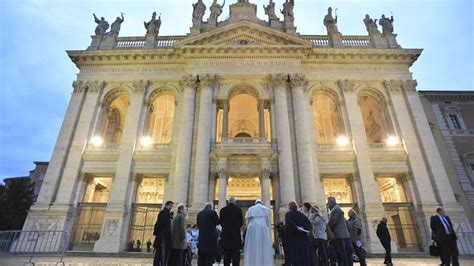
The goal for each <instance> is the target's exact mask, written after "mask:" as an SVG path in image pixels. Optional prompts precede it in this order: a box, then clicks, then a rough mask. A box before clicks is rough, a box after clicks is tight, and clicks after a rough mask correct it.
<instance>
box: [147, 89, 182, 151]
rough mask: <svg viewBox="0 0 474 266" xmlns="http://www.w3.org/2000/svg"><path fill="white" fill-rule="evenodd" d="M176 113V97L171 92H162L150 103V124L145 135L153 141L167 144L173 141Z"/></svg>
mask: <svg viewBox="0 0 474 266" xmlns="http://www.w3.org/2000/svg"><path fill="white" fill-rule="evenodd" d="M174 114H175V98H174V96H173V95H171V94H162V95H159V96H158V97H156V98H154V99H153V100H152V102H151V103H150V109H149V113H148V125H147V127H146V129H145V130H146V132H145V135H147V136H149V137H150V138H151V140H152V142H153V143H158V144H166V143H170V142H171V137H172V133H173V121H174Z"/></svg>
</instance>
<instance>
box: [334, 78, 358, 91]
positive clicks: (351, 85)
mask: <svg viewBox="0 0 474 266" xmlns="http://www.w3.org/2000/svg"><path fill="white" fill-rule="evenodd" d="M337 84H338V85H339V87H340V88H341V90H342V91H343V92H354V90H355V82H354V81H353V80H348V79H345V80H342V79H340V80H339V81H338V82H337Z"/></svg>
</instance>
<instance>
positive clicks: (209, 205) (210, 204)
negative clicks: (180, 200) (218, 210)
mask: <svg viewBox="0 0 474 266" xmlns="http://www.w3.org/2000/svg"><path fill="white" fill-rule="evenodd" d="M213 206H214V204H212V202H210V201H209V202H206V204H205V205H204V208H211V209H212V207H213Z"/></svg>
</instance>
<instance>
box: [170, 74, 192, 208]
mask: <svg viewBox="0 0 474 266" xmlns="http://www.w3.org/2000/svg"><path fill="white" fill-rule="evenodd" d="M181 86H182V87H183V90H184V95H183V98H182V104H181V105H182V109H181V119H180V121H178V123H180V125H181V127H180V130H179V137H178V143H177V144H178V149H177V151H176V163H175V176H174V181H173V197H174V201H175V202H176V203H186V202H187V199H188V193H189V191H188V185H189V175H190V168H191V148H192V142H193V125H194V104H195V97H196V78H195V77H192V76H188V77H186V78H185V79H184V80H183V81H182V82H181Z"/></svg>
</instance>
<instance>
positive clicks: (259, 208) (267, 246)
mask: <svg viewBox="0 0 474 266" xmlns="http://www.w3.org/2000/svg"><path fill="white" fill-rule="evenodd" d="M245 218H246V219H247V232H246V234H245V247H244V265H245V266H273V249H272V237H271V231H270V219H271V210H270V209H269V208H267V207H265V206H264V205H263V204H262V201H261V200H256V201H255V205H254V206H252V207H250V208H249V210H248V211H247V215H246V216H245Z"/></svg>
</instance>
